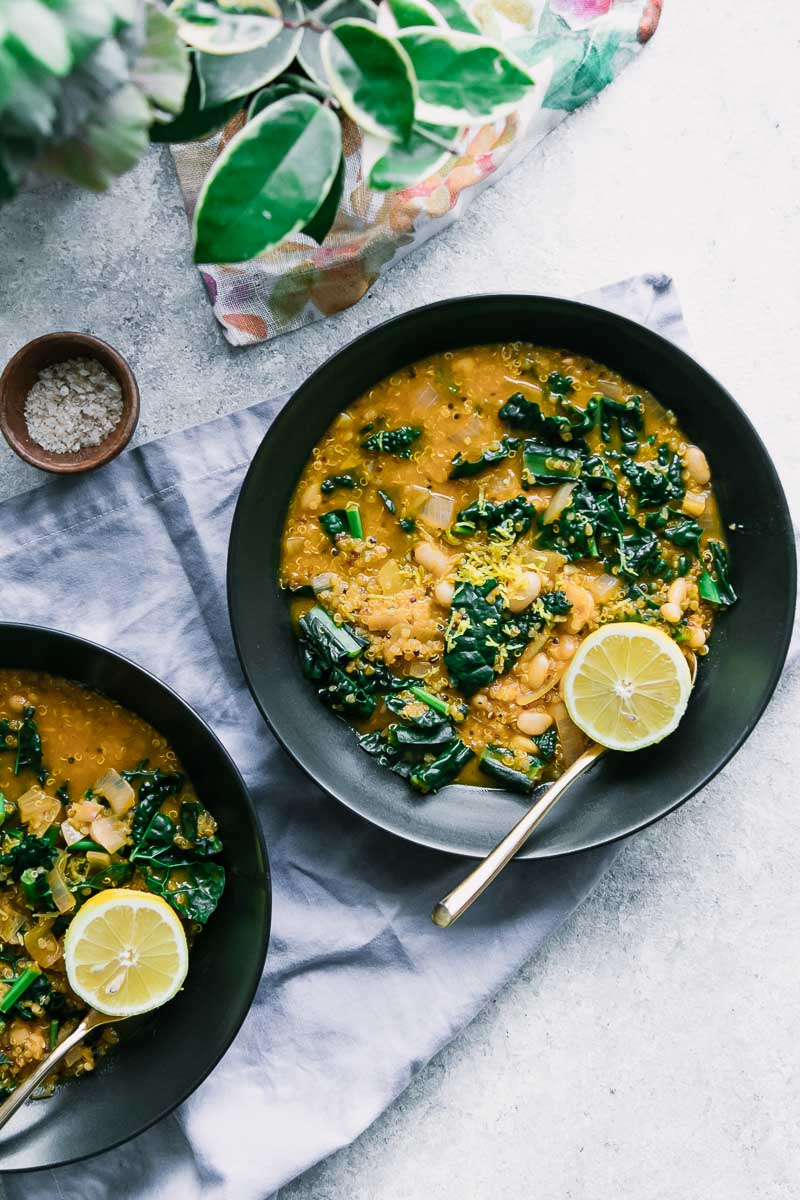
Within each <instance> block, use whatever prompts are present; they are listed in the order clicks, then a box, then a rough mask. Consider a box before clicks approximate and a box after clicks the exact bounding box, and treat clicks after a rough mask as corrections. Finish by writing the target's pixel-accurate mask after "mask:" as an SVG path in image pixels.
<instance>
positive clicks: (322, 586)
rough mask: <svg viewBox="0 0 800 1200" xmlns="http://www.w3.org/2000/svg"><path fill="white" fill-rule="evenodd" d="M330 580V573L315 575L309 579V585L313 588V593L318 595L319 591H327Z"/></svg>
mask: <svg viewBox="0 0 800 1200" xmlns="http://www.w3.org/2000/svg"><path fill="white" fill-rule="evenodd" d="M332 582H333V576H332V575H330V574H325V575H315V576H314V578H313V579H312V580H311V586H312V588H313V589H314V595H315V596H319V594H320V593H321V592H329V591H330V589H331V584H332Z"/></svg>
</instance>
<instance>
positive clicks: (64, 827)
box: [61, 821, 83, 846]
mask: <svg viewBox="0 0 800 1200" xmlns="http://www.w3.org/2000/svg"><path fill="white" fill-rule="evenodd" d="M61 836H62V837H63V839H64V841H65V842H66V843H67V845H68V846H74V844H75V842H79V841H80V840H81V838H82V837H83V834H82V833H81V831H80V829H76V828H75V826H74V825H72V824H71V823H70V822H69V821H62V822H61Z"/></svg>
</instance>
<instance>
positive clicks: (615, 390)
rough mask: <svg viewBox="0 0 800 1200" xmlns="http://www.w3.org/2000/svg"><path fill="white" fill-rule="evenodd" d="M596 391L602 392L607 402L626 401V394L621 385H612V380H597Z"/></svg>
mask: <svg viewBox="0 0 800 1200" xmlns="http://www.w3.org/2000/svg"><path fill="white" fill-rule="evenodd" d="M597 390H598V392H602V394H603V395H604V396H608V398H609V400H618V401H620V402H621V401H623V400H627V399H628V395H629V394H628V393H626V392H625V391H624V389H623V388H622V385H621V384H619V383H614V381H613V380H612V379H598V381H597Z"/></svg>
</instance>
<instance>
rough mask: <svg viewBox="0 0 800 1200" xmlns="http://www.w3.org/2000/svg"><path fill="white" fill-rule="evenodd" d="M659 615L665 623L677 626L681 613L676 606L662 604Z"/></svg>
mask: <svg viewBox="0 0 800 1200" xmlns="http://www.w3.org/2000/svg"><path fill="white" fill-rule="evenodd" d="M661 615H662V617H663V618H664V620H665V621H669V623H670V625H677V624H678V622H679V621H680V619H681V617H682V616H683V613H682V612H681V610H680V609H679V608H678V606H677V604H662V605H661Z"/></svg>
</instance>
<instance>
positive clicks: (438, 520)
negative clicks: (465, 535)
mask: <svg viewBox="0 0 800 1200" xmlns="http://www.w3.org/2000/svg"><path fill="white" fill-rule="evenodd" d="M454 508H455V500H454V499H453V497H452V496H445V495H443V494H442V493H441V492H431V494H430V496H429V497H428V499H427V500H426V501H425V503H424V504H423V506H422V508H421V509H420V510H419V519H420V521H424V522H425V523H426V524H427V525H430V526H431V527H432V528H433V529H449V528H450V525H451V523H452V520H453V509H454Z"/></svg>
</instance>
